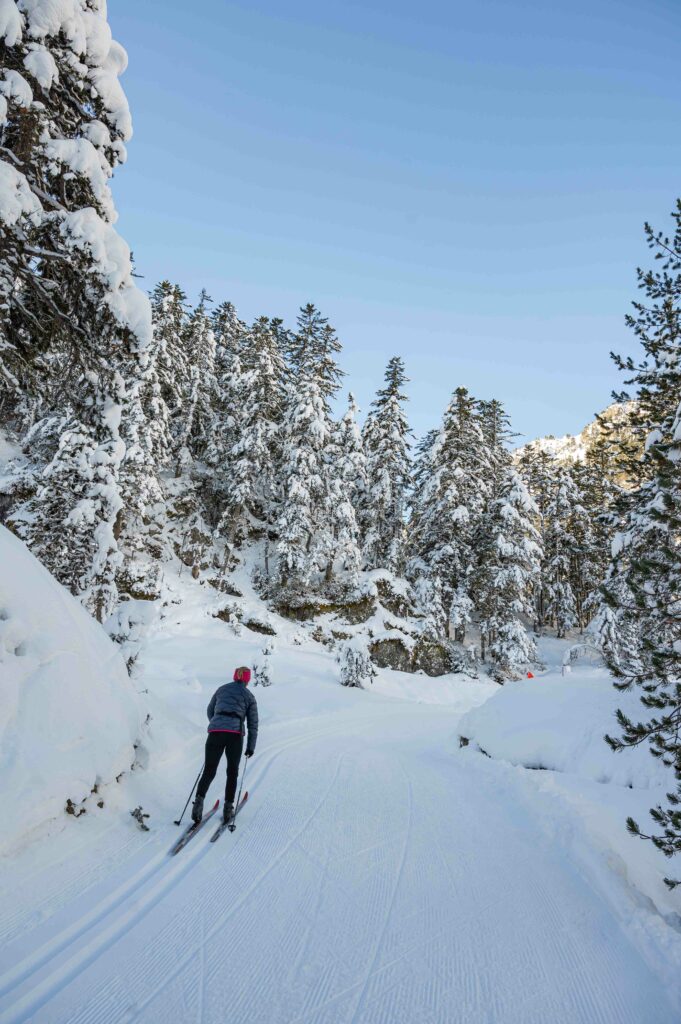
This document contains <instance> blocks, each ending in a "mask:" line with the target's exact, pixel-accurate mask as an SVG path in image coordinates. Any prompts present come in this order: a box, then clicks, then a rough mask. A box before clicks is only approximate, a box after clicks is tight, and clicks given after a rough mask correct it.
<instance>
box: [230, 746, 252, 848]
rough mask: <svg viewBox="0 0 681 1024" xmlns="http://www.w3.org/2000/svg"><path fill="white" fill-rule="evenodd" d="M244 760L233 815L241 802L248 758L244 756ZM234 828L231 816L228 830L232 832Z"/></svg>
mask: <svg viewBox="0 0 681 1024" xmlns="http://www.w3.org/2000/svg"><path fill="white" fill-rule="evenodd" d="M244 761H245V764H244V770H243V771H242V773H241V785H240V786H239V795H238V797H237V798H236V803H235V804H234V815H236V812H237V811H238V809H239V804H240V803H241V791H242V789H243V788H244V779H245V778H246V769H247V768H248V758H247V757H245V758H244ZM235 828H236V826H235V824H234V818H232V824H231V825H230V826H229V830H230V832H233V831H234V829H235Z"/></svg>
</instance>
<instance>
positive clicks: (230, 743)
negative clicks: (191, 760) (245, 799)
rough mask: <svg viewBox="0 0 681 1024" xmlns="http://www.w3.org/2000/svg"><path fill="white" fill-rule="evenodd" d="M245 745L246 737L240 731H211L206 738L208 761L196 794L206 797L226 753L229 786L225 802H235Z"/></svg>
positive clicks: (226, 790)
mask: <svg viewBox="0 0 681 1024" xmlns="http://www.w3.org/2000/svg"><path fill="white" fill-rule="evenodd" d="M243 747H244V738H243V736H242V735H241V733H238V732H209V733H208V739H207V740H206V762H205V765H204V769H203V775H202V776H201V779H200V780H199V784H198V786H197V789H196V795H197V796H200V797H202V798H203V797H205V795H206V793H207V792H208V787H209V786H210V784H211V782H212V781H213V779H214V778H215V773H216V771H217V770H218V765H219V764H220V758H221V757H222V755H223V754H224V755H225V757H226V758H227V786H226V789H225V803H226V804H233V803H234V797H235V795H236V782H237V779H238V777H239V762H240V761H241V751H242V750H243Z"/></svg>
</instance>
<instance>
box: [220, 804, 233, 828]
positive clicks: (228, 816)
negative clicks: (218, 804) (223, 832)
mask: <svg viewBox="0 0 681 1024" xmlns="http://www.w3.org/2000/svg"><path fill="white" fill-rule="evenodd" d="M233 816H234V804H225V806H224V808H223V810H222V820H223V821H224V823H225V825H228V824H229V823H230V821H231V820H232V818H233Z"/></svg>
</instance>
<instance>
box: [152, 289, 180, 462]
mask: <svg viewBox="0 0 681 1024" xmlns="http://www.w3.org/2000/svg"><path fill="white" fill-rule="evenodd" d="M151 313H152V321H153V325H154V349H155V351H156V359H155V363H156V375H157V377H158V385H159V390H160V398H161V400H162V401H163V403H164V405H165V407H166V408H167V410H168V419H169V431H170V435H171V449H172V453H173V454H176V451H177V437H178V434H179V432H180V431H181V429H182V412H183V408H184V402H185V399H186V397H187V394H188V392H189V359H188V354H187V330H188V328H187V325H188V321H189V307H188V304H187V296H186V295H185V293H184V292H183V291H182V289H181V288H180V286H179V285H177V284H171V283H170V281H161V282H159V284H157V285H156V287H155V288H154V290H153V292H152V293H151Z"/></svg>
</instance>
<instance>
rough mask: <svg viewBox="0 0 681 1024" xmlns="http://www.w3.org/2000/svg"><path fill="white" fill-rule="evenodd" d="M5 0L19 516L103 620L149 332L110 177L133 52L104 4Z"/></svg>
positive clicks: (11, 363) (4, 114)
mask: <svg viewBox="0 0 681 1024" xmlns="http://www.w3.org/2000/svg"><path fill="white" fill-rule="evenodd" d="M5 6H6V8H7V10H6V11H5V12H4V14H5V17H4V20H3V33H4V40H3V42H4V48H3V63H4V66H5V68H6V69H7V70H6V73H5V82H4V86H3V88H2V90H0V91H1V92H2V95H1V96H0V100H1V103H0V107H1V108H2V109H0V121H1V127H0V130H1V131H2V158H1V159H0V175H1V176H2V181H3V183H4V184H6V185H7V186H8V187H9V188H10V189H11V192H12V195H13V196H14V197H15V201H14V202H13V203H10V204H9V207H6V206H4V205H3V212H2V214H1V215H0V233H1V238H2V243H3V244H2V256H1V257H0V336H1V339H2V340H1V342H0V348H1V349H2V352H3V357H4V363H5V366H6V367H7V372H5V373H4V374H3V375H2V378H1V381H2V385H1V386H2V388H3V392H2V397H1V398H0V402H1V403H2V406H1V407H2V410H3V415H5V416H8V417H10V419H11V420H12V421H13V423H14V424H15V426H16V427H17V428H18V429H19V430H20V431H22V432H23V430H25V428H26V427H27V426H31V425H33V426H36V427H38V429H37V431H34V432H32V434H31V437H35V438H37V437H40V438H41V440H42V449H41V450H42V452H43V453H44V457H45V459H46V462H45V466H44V471H43V472H41V474H40V476H39V478H38V479H37V487H36V490H35V493H34V494H33V495H32V496H31V497H30V498H29V499H28V501H27V502H26V503H24V505H23V507H20V508H17V509H15V510H14V512H13V517H14V521H15V522H16V525H17V528H18V529H19V530H20V532H21V533H22V534H23V536H24V537H25V538H26V539H27V540H28V541H29V543H30V544H31V545H32V547H33V549H34V551H35V552H36V554H38V557H40V558H41V559H42V560H43V561H44V562H45V564H46V565H47V566H48V568H49V569H50V570H51V571H52V572H53V573H54V574H55V575H57V577H58V578H59V579H60V580H61V581H62V582H64V583H65V584H66V585H67V586H69V587H70V588H71V590H72V591H73V592H74V593H76V594H78V595H79V596H80V597H81V598H82V600H83V601H84V602H85V603H86V605H87V606H88V607H89V608H90V609H91V610H92V611H93V613H94V614H96V615H97V617H98V618H100V619H104V618H106V616H107V615H108V614H109V613H110V612H111V611H112V610H113V607H114V605H115V602H116V599H117V593H116V582H115V576H116V569H117V567H118V565H119V564H120V559H121V553H120V551H119V547H118V536H119V534H120V519H119V516H120V513H121V509H122V506H123V498H122V494H121V478H120V471H121V465H122V462H123V458H124V455H125V441H124V438H123V433H122V431H121V423H122V422H125V419H126V416H127V414H128V408H129V405H130V403H131V402H132V401H134V390H135V388H136V386H137V385H136V382H137V381H138V380H139V377H140V374H141V372H142V371H143V369H144V365H145V360H146V356H145V352H144V348H145V346H147V345H148V344H149V342H150V340H151V324H150V313H149V306H148V302H147V301H146V299H145V298H144V296H142V295H141V293H140V292H139V291H138V290H137V289H136V288H135V286H134V283H133V280H132V268H131V262H130V254H129V251H128V249H127V247H126V246H125V243H124V242H123V241H122V239H120V238H119V236H118V235H117V234H116V232H115V230H114V228H113V226H112V225H113V222H114V220H115V210H114V207H113V202H112V198H111V193H110V190H109V187H108V179H109V178H110V176H111V175H112V173H113V170H114V168H115V167H116V165H117V164H118V163H119V162H120V161H121V159H123V158H124V155H125V149H124V142H125V140H126V139H127V138H128V137H129V135H130V117H129V113H128V110H127V106H126V103H125V98H124V96H123V94H122V93H121V90H120V87H119V85H118V82H117V74H118V72H119V71H120V69H121V68H122V67H123V66H124V63H125V61H124V56H125V55H124V52H123V51H122V49H121V48H120V47H119V46H118V45H117V44H116V43H113V42H110V43H109V45H108V46H106V47H103V46H102V41H103V40H106V39H110V36H109V34H108V26H107V25H106V21H105V12H104V8H103V7H102V8H101V9H100V7H96V8H93V7H92V5H91V4H89V3H86V2H85V0H81V2H76V3H74V4H71V5H69V6H68V9H67V7H66V6H64V5H61V6H60V5H52V7H51V8H50V10H49V12H46V11H45V10H44V9H43V7H42V6H41V5H35V4H34V5H25V4H22V5H21V11H20V9H19V5H17V4H15V3H14V2H13V0H8V3H7V4H6V5H5ZM135 364H136V365H135ZM56 407H59V410H60V415H59V416H55V415H54V409H55V408H56ZM40 421H42V423H41V422H40ZM48 450H49V451H48Z"/></svg>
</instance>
